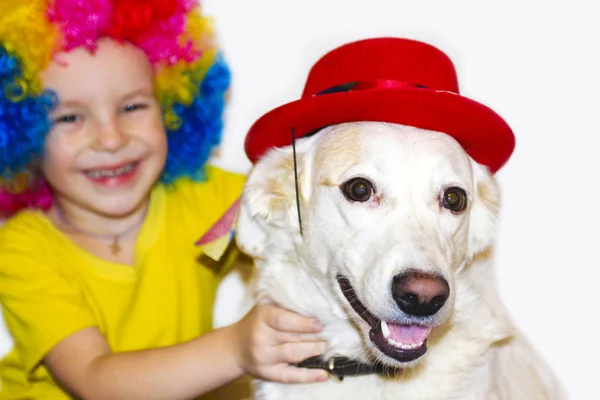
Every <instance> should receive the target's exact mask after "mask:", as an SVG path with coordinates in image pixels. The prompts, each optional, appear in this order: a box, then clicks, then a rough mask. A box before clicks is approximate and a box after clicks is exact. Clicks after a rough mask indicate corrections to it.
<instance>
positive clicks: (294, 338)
mask: <svg viewBox="0 0 600 400" xmlns="http://www.w3.org/2000/svg"><path fill="white" fill-rule="evenodd" d="M277 339H278V341H279V343H298V342H307V343H308V342H324V341H323V339H322V338H320V337H319V336H318V335H316V334H314V333H299V332H278V335H277Z"/></svg>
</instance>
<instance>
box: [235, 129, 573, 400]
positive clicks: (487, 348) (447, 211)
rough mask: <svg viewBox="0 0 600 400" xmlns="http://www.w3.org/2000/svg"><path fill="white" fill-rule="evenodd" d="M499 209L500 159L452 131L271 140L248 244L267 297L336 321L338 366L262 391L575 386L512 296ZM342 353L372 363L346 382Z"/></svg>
mask: <svg viewBox="0 0 600 400" xmlns="http://www.w3.org/2000/svg"><path fill="white" fill-rule="evenodd" d="M297 201H298V203H297ZM499 210H500V191H499V188H498V185H497V183H496V181H495V180H494V177H493V174H492V173H491V172H490V170H489V168H488V167H486V166H484V165H481V164H479V163H478V162H476V161H475V160H474V159H473V158H472V157H471V156H470V155H469V154H468V153H467V152H466V151H465V150H464V148H463V147H462V146H461V144H459V143H458V142H457V140H455V139H454V138H453V137H452V136H450V135H448V134H446V133H443V132H439V131H433V130H426V129H421V128H417V127H413V126H407V125H402V124H397V123H389V122H363V121H359V122H347V123H341V124H336V125H332V126H328V127H326V128H323V129H321V130H319V131H318V132H317V133H315V134H313V135H311V136H306V137H303V138H300V139H297V140H296V141H295V143H294V146H292V145H288V146H281V147H277V148H274V149H271V150H269V151H268V152H266V153H265V155H264V156H262V157H261V158H260V160H258V161H257V162H256V164H255V165H254V167H253V169H252V170H251V172H250V174H249V177H248V181H247V184H246V187H245V190H244V193H243V196H242V201H241V205H240V210H239V216H238V223H237V228H236V241H237V244H238V246H239V247H240V249H241V250H242V251H243V252H245V253H247V254H248V255H250V256H251V257H252V258H253V259H254V260H255V265H256V271H257V272H256V280H255V282H254V286H253V291H254V294H255V296H256V300H257V301H258V302H272V303H276V304H278V305H280V306H283V307H285V308H288V309H290V310H293V311H296V312H299V313H302V314H305V315H308V316H312V317H316V318H317V319H318V320H319V321H320V322H321V323H322V324H323V326H324V329H323V332H322V337H323V338H324V339H325V340H326V341H327V344H328V350H327V352H326V353H325V354H324V355H323V356H322V359H321V360H320V362H321V364H322V365H320V366H318V367H322V368H332V369H331V371H332V379H330V380H329V381H327V382H323V383H314V384H281V383H273V382H257V385H256V389H255V397H256V398H258V399H265V400H271V399H289V400H305V399H306V400H308V399H310V400H317V399H345V400H353V399H381V400H387V399H390V400H391V399H402V400H558V399H562V398H563V394H562V389H561V388H560V386H559V384H558V382H557V381H556V380H555V378H554V376H553V374H552V372H551V371H550V369H549V368H548V367H547V366H546V365H544V363H543V361H542V360H541V359H540V357H539V356H538V355H537V354H536V352H535V350H534V349H533V348H532V346H531V345H530V344H529V343H528V342H527V340H526V339H525V338H524V337H523V335H522V334H521V333H519V331H518V330H517V328H516V327H515V325H514V324H513V323H512V322H511V320H510V318H509V316H508V313H507V310H506V309H505V308H504V306H503V304H502V302H501V300H500V299H499V297H498V292H497V289H496V284H495V279H494V269H493V244H494V241H495V233H496V231H497V224H498V215H499ZM337 360H343V361H342V362H343V363H346V366H348V365H350V368H349V369H350V370H352V369H356V370H357V371H359V374H358V375H356V376H345V377H343V378H344V379H343V380H342V381H341V382H340V379H338V378H340V376H337V377H336V376H335V375H336V374H335V363H336V361H337ZM313 361H314V360H313ZM316 363H317V364H319V360H317V361H316ZM348 363H349V364H348ZM307 365H308V364H307ZM309 366H310V365H309ZM313 366H314V365H313ZM345 369H346V370H348V368H345ZM361 371H362V372H361ZM365 371H366V373H364V374H363V372H365ZM351 375H352V374H351Z"/></svg>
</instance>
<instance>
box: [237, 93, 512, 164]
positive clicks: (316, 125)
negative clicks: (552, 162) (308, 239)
mask: <svg viewBox="0 0 600 400" xmlns="http://www.w3.org/2000/svg"><path fill="white" fill-rule="evenodd" d="M360 121H377V122H391V123H396V124H402V125H409V126H414V127H417V128H422V129H427V130H432V131H438V132H443V133H446V134H448V135H450V136H452V137H453V138H454V139H456V141H457V142H458V143H459V144H460V145H461V146H462V147H463V148H464V149H465V151H466V152H467V153H468V154H469V155H470V156H471V157H472V158H473V159H474V160H475V161H477V162H478V163H480V164H483V165H486V166H487V167H488V168H489V169H490V171H491V172H492V173H495V172H496V171H498V169H500V168H501V167H502V166H503V165H504V164H505V163H506V161H508V159H509V158H510V155H511V154H512V152H513V150H514V147H515V137H514V135H513V132H512V130H511V129H510V127H509V126H508V124H507V123H506V122H505V121H504V120H503V119H502V118H501V117H500V116H499V115H498V114H497V113H495V112H494V111H493V110H492V109H490V108H488V107H486V106H485V105H483V104H481V103H478V102H476V101H474V100H471V99H469V98H466V97H463V96H460V95H458V94H455V93H451V92H444V91H435V90H429V89H421V88H419V89H387V90H370V91H354V92H352V91H351V92H343V93H332V94H327V95H320V96H313V97H308V98H303V99H300V100H297V101H294V102H291V103H288V104H285V105H283V106H280V107H278V108H276V109H274V110H272V111H270V112H269V113H267V114H265V115H263V116H262V117H261V118H260V119H259V120H257V121H256V122H255V123H254V125H253V126H252V127H251V128H250V130H249V131H248V134H247V136H246V140H245V150H246V154H247V156H248V158H249V159H250V161H251V162H252V163H256V162H257V161H258V160H259V159H260V158H261V157H262V156H263V155H264V154H265V153H266V152H267V151H268V150H269V149H271V148H275V147H283V146H287V145H290V144H291V143H292V137H291V128H294V129H295V137H296V138H297V139H298V138H301V137H303V136H305V135H307V134H309V133H311V132H314V131H315V130H317V129H320V128H325V127H327V126H330V125H336V124H341V123H344V122H360Z"/></svg>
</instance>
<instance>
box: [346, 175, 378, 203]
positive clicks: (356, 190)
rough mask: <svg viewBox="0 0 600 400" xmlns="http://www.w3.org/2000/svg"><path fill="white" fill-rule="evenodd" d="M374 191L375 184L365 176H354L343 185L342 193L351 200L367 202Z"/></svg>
mask: <svg viewBox="0 0 600 400" xmlns="http://www.w3.org/2000/svg"><path fill="white" fill-rule="evenodd" d="M373 192H374V190H373V185H372V184H371V182H369V181H368V180H366V179H364V178H353V179H350V180H349V181H347V182H346V183H344V184H343V185H342V193H344V196H346V198H347V199H348V200H351V201H360V202H365V201H367V200H369V199H370V198H371V196H372V195H373Z"/></svg>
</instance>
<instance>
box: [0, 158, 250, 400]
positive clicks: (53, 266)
mask: <svg viewBox="0 0 600 400" xmlns="http://www.w3.org/2000/svg"><path fill="white" fill-rule="evenodd" d="M207 178H208V179H207V181H205V182H193V181H191V180H188V179H181V180H179V181H178V182H176V183H175V184H174V185H172V186H164V185H157V186H156V187H155V188H154V189H153V191H152V194H151V200H150V206H149V210H148V215H147V217H146V220H145V221H144V223H143V225H142V228H141V231H140V233H139V236H138V238H137V241H136V244H135V265H134V266H126V265H121V264H115V263H111V262H110V261H107V260H103V259H100V258H98V257H95V256H93V255H92V254H90V253H88V252H86V251H85V250H83V249H81V248H80V247H78V246H77V245H75V244H74V243H73V242H72V241H71V240H69V239H68V238H67V237H66V236H65V235H64V234H63V233H62V232H60V231H59V230H58V229H56V228H55V227H54V225H53V224H52V223H51V222H50V220H49V219H48V218H47V217H46V216H45V215H44V214H43V213H42V212H40V211H24V212H21V213H19V214H18V215H16V216H15V217H13V218H11V219H10V220H9V221H8V222H7V223H6V224H5V225H4V226H3V227H2V228H0V300H1V302H2V306H3V309H4V318H5V320H6V324H7V326H8V328H9V331H10V332H11V334H12V335H13V338H14V341H15V346H14V348H13V350H12V351H11V352H10V353H9V354H8V355H7V356H6V358H5V359H4V360H2V362H1V363H0V378H1V385H2V386H1V387H0V399H25V398H29V399H68V398H69V397H68V395H66V394H65V393H64V392H62V390H61V389H59V388H58V386H57V385H56V383H55V382H54V381H53V380H52V378H51V377H50V375H49V373H48V370H47V369H46V367H45V366H44V365H43V363H42V360H43V358H44V356H45V355H46V354H47V353H48V351H50V350H51V349H52V348H53V347H54V346H55V345H56V344H57V343H58V342H60V341H61V340H62V339H64V338H66V337H67V336H69V335H71V334H72V333H75V332H77V331H79V330H81V329H83V328H86V327H90V326H97V327H98V328H99V329H100V331H101V332H102V333H103V334H104V336H105V337H106V339H107V341H108V344H109V345H110V348H111V349H112V351H114V352H122V351H130V350H139V349H147V348H155V347H163V346H169V345H173V344H176V343H180V342H184V341H188V340H191V339H194V338H196V337H198V336H200V335H201V334H203V333H206V332H208V331H209V330H211V328H212V308H213V303H214V298H215V291H216V288H217V284H218V281H219V275H218V273H215V271H214V269H211V268H208V267H207V266H206V265H204V264H202V263H201V262H200V261H199V256H200V255H201V252H200V250H199V248H198V247H196V246H195V245H194V243H195V241H196V240H197V239H198V238H200V236H202V234H203V233H204V232H206V231H207V230H208V229H209V228H210V227H211V225H213V224H214V223H215V222H216V221H217V220H218V219H219V217H220V216H221V215H223V214H224V212H225V211H226V210H227V209H228V208H229V206H230V205H231V204H232V203H233V202H234V201H235V200H236V199H237V198H238V197H239V195H240V194H241V190H242V186H243V183H244V177H243V176H241V175H237V174H232V173H228V172H225V171H222V170H220V169H218V168H215V167H208V168H207Z"/></svg>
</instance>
